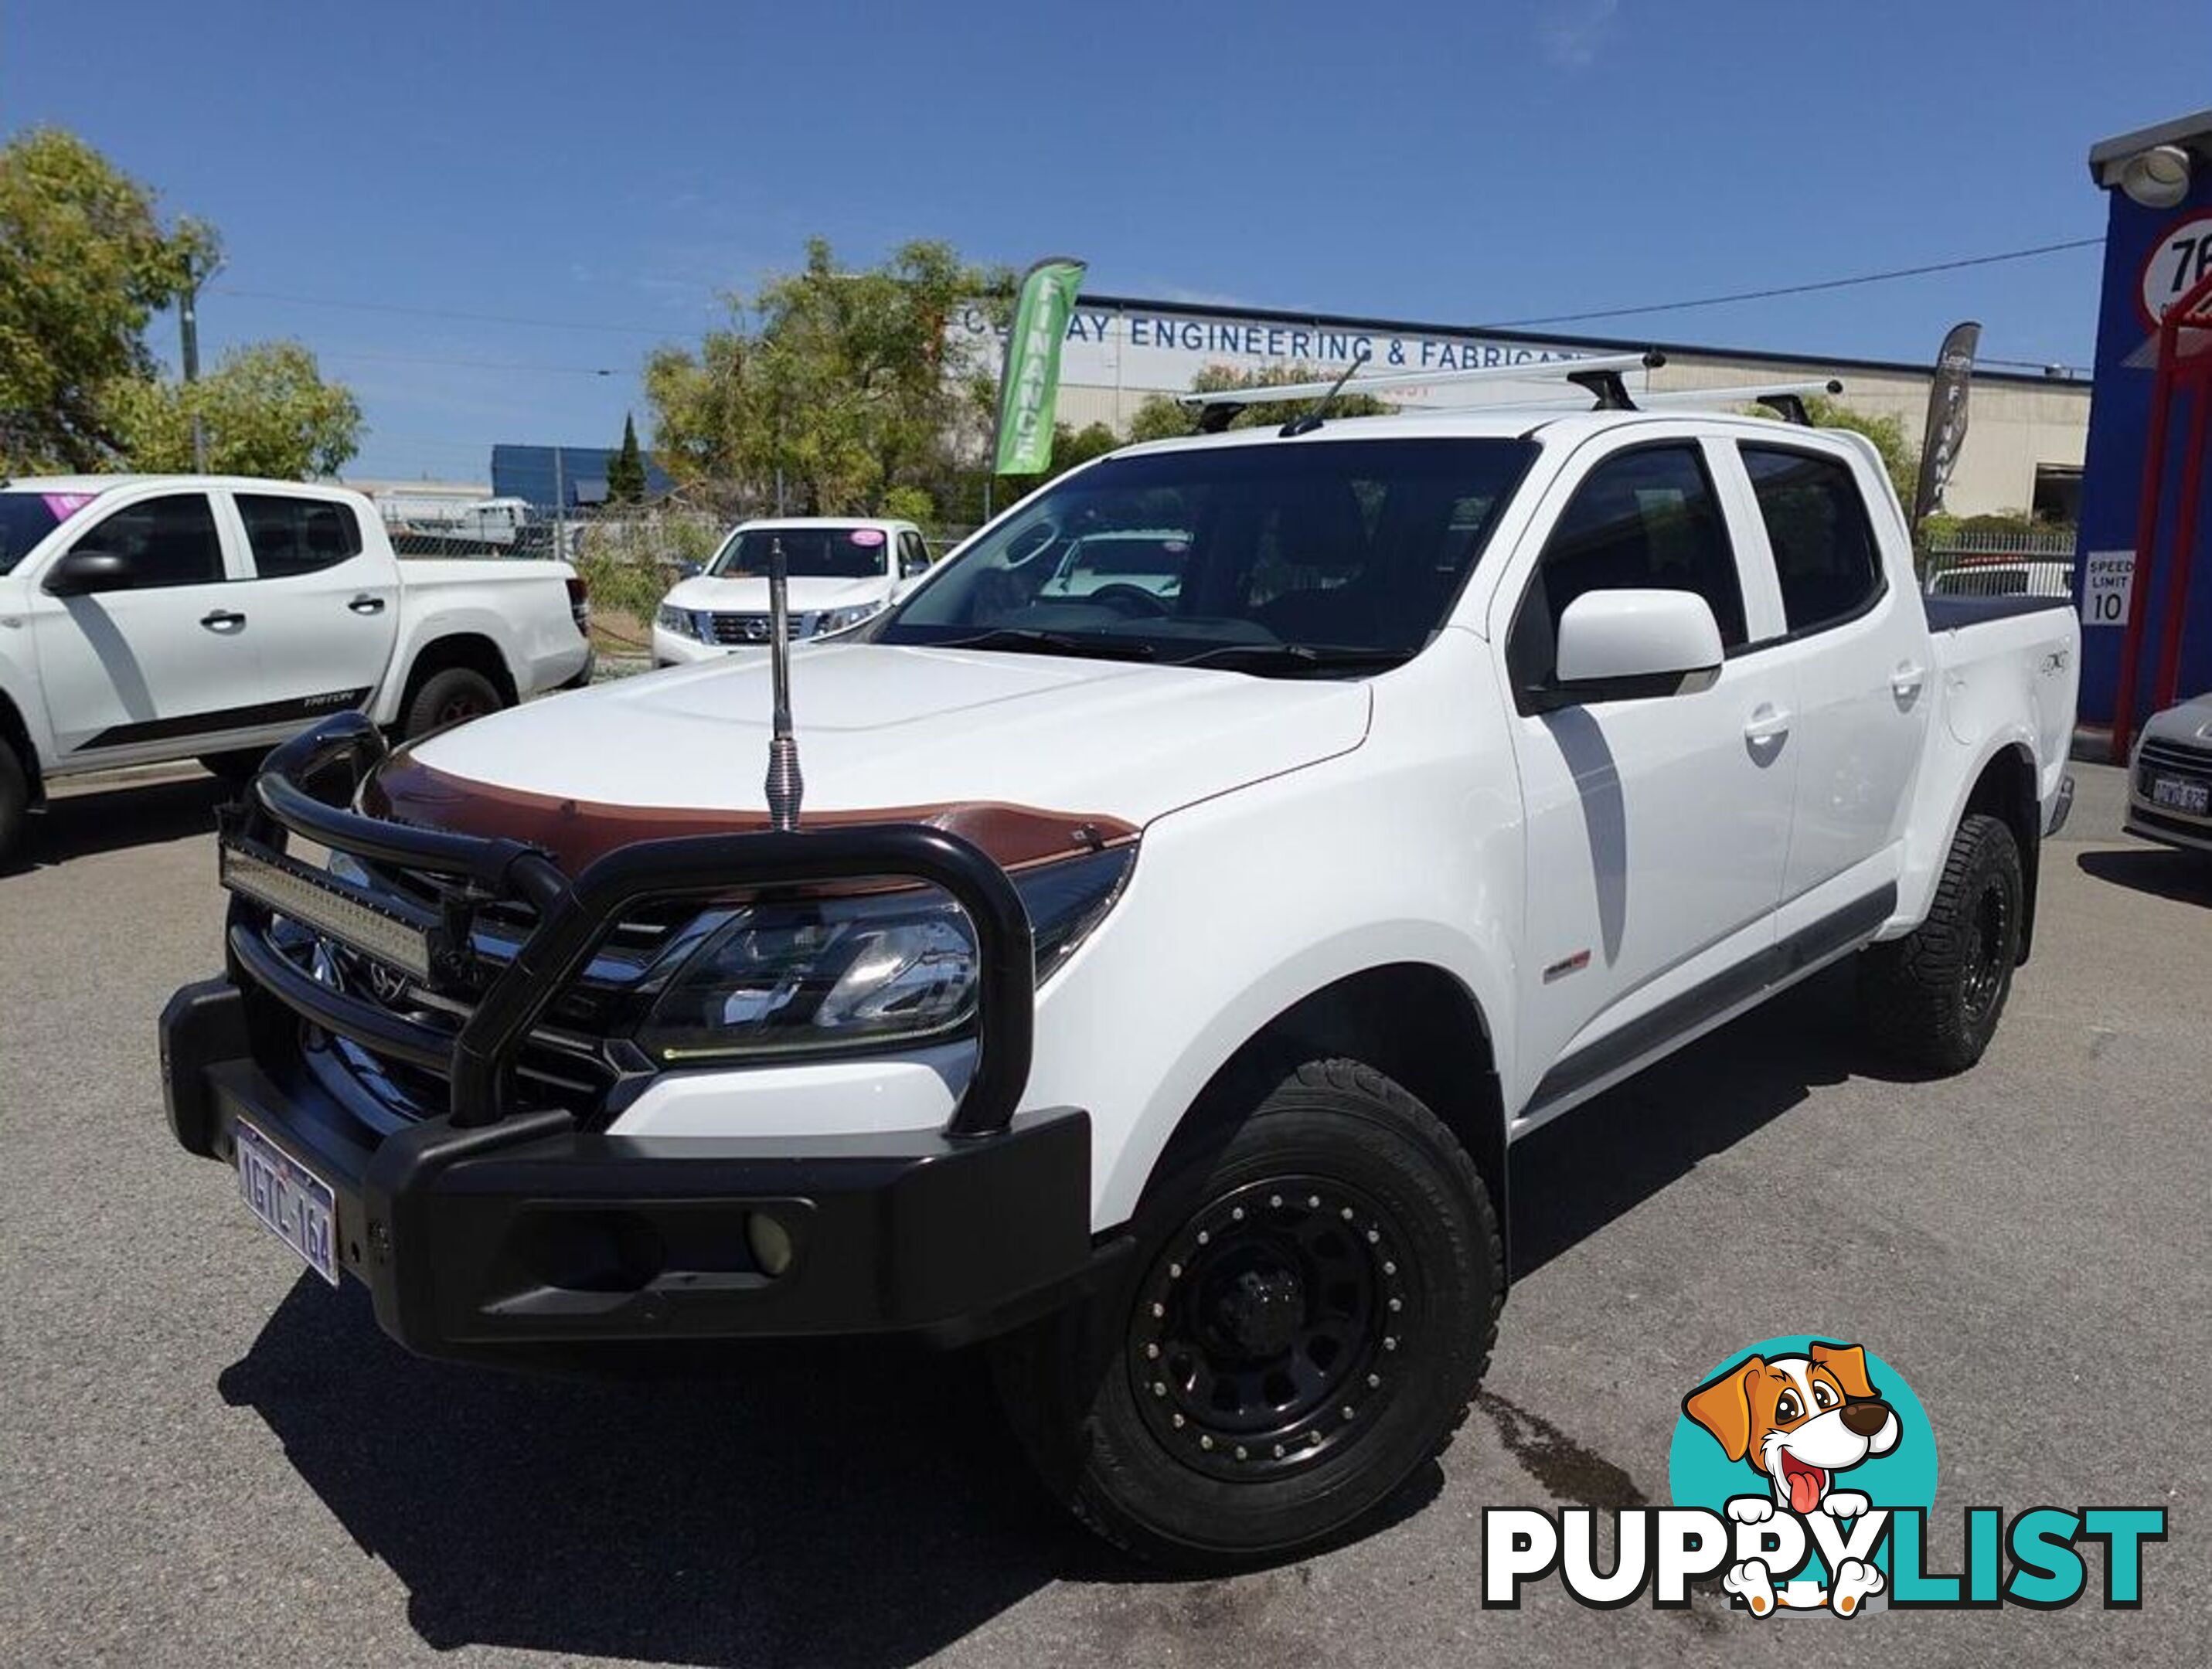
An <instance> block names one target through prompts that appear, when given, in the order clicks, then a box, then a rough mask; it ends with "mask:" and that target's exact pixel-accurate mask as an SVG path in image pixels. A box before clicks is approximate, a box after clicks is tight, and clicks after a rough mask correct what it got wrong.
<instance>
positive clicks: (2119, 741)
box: [2112, 309, 2174, 765]
mask: <svg viewBox="0 0 2212 1669" xmlns="http://www.w3.org/2000/svg"><path fill="white" fill-rule="evenodd" d="M2168 311H2169V313H2171V309H2169V310H2168ZM2173 395H2174V375H2173V353H2172V343H2170V342H2169V341H2168V340H2167V336H2166V324H2165V321H2164V320H2160V324H2159V331H2158V368H2157V369H2156V370H2155V371H2154V372H2153V373H2151V385H2150V436H2149V441H2148V445H2147V446H2144V448H2143V475H2142V496H2141V497H2140V498H2139V499H2138V500H2137V501H2136V567H2135V573H2134V574H2133V576H2132V577H2131V579H2130V583H2129V586H2128V623H2127V624H2126V625H2125V626H2123V627H2122V628H2120V665H2119V674H2118V679H2117V680H2116V685H2115V689H2114V691H2113V699H2112V763H2114V764H2115V765H2124V764H2126V763H2127V762H2128V743H2129V740H2130V738H2131V737H2133V736H2134V734H2135V727H2136V662H2137V660H2138V658H2140V656H2141V655H2142V640H2143V627H2144V624H2145V622H2144V619H2143V615H2144V611H2145V609H2146V608H2147V606H2148V604H2149V602H2150V568H2151V563H2152V562H2153V561H2155V560H2156V559H2157V555H2158V510H2159V500H2160V496H2161V489H2163V488H2164V486H2165V485H2166V426H2167V423H2168V422H2169V420H2170V419H2171V417H2172V405H2173Z"/></svg>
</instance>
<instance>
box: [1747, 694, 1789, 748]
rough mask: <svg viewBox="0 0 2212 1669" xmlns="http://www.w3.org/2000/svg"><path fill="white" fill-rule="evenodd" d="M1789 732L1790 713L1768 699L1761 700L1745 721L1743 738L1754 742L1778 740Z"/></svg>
mask: <svg viewBox="0 0 2212 1669" xmlns="http://www.w3.org/2000/svg"><path fill="white" fill-rule="evenodd" d="M1789 734H1790V714H1789V713H1787V712H1785V711H1784V709H1783V708H1781V707H1776V706H1774V705H1773V704H1772V703H1771V702H1769V701H1761V702H1760V703H1759V705H1758V706H1757V707H1753V709H1752V711H1751V717H1750V718H1749V719H1747V720H1746V721H1745V723H1744V727H1743V739H1744V740H1745V741H1747V742H1749V743H1754V744H1757V743H1767V742H1779V741H1780V740H1781V739H1782V738H1783V737H1785V736H1787V735H1789Z"/></svg>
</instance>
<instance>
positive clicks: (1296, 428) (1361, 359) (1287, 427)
mask: <svg viewBox="0 0 2212 1669" xmlns="http://www.w3.org/2000/svg"><path fill="white" fill-rule="evenodd" d="M1373 357H1374V355H1372V354H1370V353H1369V352H1368V351H1367V349H1364V348H1363V349H1360V350H1359V353H1358V355H1357V356H1356V357H1355V358H1354V359H1353V360H1352V363H1351V364H1349V365H1347V366H1346V367H1344V374H1343V375H1342V376H1340V377H1339V378H1338V379H1336V380H1335V381H1334V382H1333V383H1331V384H1330V385H1329V389H1328V393H1326V394H1324V395H1322V397H1321V404H1319V405H1317V406H1316V407H1315V408H1314V409H1313V410H1311V411H1309V412H1307V413H1306V414H1305V415H1304V416H1303V417H1293V418H1291V421H1290V422H1287V423H1285V424H1284V425H1283V426H1282V428H1279V429H1278V430H1277V431H1276V433H1277V434H1279V435H1280V436H1282V438H1283V439H1284V440H1289V439H1290V438H1291V436H1292V435H1295V434H1312V433H1313V432H1314V431H1315V430H1316V429H1317V428H1320V427H1321V426H1322V423H1323V422H1326V421H1327V420H1328V414H1329V412H1330V411H1331V410H1334V407H1335V405H1336V397H1337V396H1338V395H1340V394H1341V393H1343V392H1344V385H1345V384H1346V383H1348V382H1350V381H1351V380H1352V376H1353V374H1354V373H1356V372H1358V369H1359V367H1361V366H1363V365H1364V364H1366V363H1367V361H1369V360H1370V359H1372V358H1373Z"/></svg>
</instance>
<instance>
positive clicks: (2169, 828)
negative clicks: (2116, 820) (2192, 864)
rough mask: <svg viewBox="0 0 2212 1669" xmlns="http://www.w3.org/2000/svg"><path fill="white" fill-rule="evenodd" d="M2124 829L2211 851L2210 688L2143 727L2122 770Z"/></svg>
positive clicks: (2167, 710) (2149, 839) (2211, 736)
mask: <svg viewBox="0 0 2212 1669" xmlns="http://www.w3.org/2000/svg"><path fill="white" fill-rule="evenodd" d="M2127 831H2128V833H2129V834H2139V835H2141V836H2142V838H2143V839H2144V840H2147V841H2163V842H2165V843H2166V845H2167V846H2172V847H2187V848H2189V849H2191V850H2193V851H2197V852H2212V690H2207V691H2206V692H2205V693H2204V694H2203V695H2199V696H2197V697H2196V698H2195V699H2194V700H2191V701H2183V702H2180V703H2179V704H2178V705H2176V706H2173V707H2168V708H2166V711H2165V712H2163V713H2154V714H2153V715H2152V717H2151V719H2150V722H2149V723H2148V724H2147V725H2144V726H2143V728H2142V736H2141V737H2138V738H2137V739H2136V752H2135V757H2134V759H2133V760H2131V761H2130V762H2129V766H2128V817H2127Z"/></svg>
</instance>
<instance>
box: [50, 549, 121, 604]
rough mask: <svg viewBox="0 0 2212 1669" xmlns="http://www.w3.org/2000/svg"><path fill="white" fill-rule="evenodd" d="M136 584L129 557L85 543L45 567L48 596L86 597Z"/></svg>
mask: <svg viewBox="0 0 2212 1669" xmlns="http://www.w3.org/2000/svg"><path fill="white" fill-rule="evenodd" d="M137 583H138V573H137V564H136V563H134V562H133V561H131V558H129V557H128V556H123V555H118V554H117V553H115V552H114V551H112V550H96V549H93V548H91V547H90V546H88V545H79V546H78V547H77V548H76V549H75V550H72V551H70V553H69V554H68V555H65V556H64V557H63V558H62V559H61V561H58V562H56V563H55V564H54V565H53V567H51V568H48V569H47V570H46V595H47V596H49V597H89V596H91V595H92V594H93V593H94V592H112V591H128V590H130V589H131V586H135V585H137Z"/></svg>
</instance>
